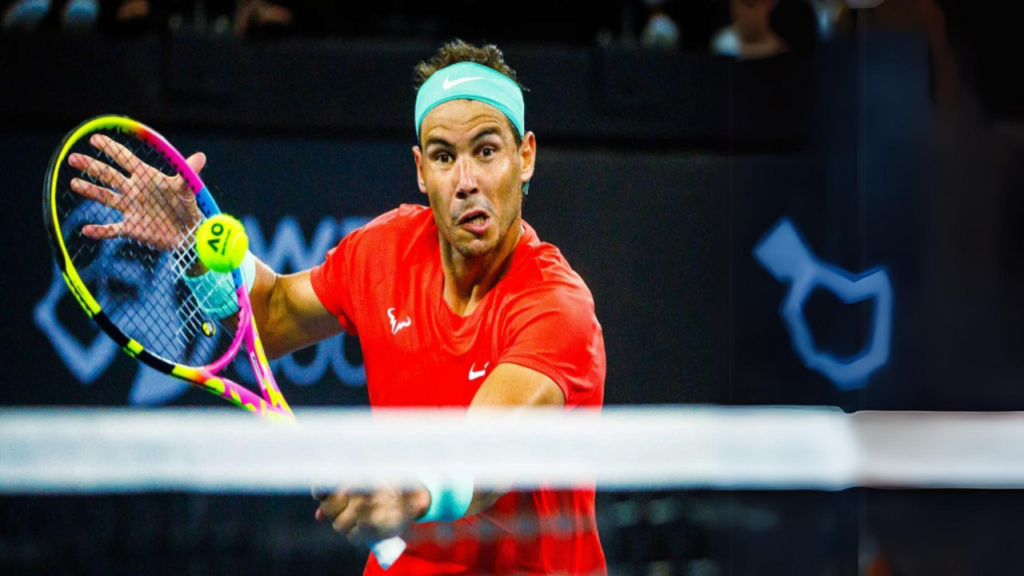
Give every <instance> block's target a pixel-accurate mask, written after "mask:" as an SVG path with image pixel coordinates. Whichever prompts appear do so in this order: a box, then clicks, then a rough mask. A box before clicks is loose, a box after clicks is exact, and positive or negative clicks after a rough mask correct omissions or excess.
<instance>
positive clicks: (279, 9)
mask: <svg viewBox="0 0 1024 576" xmlns="http://www.w3.org/2000/svg"><path fill="white" fill-rule="evenodd" d="M236 4H237V8H236V9H235V34H236V35H237V36H245V35H247V34H248V33H249V32H250V31H252V30H254V29H263V30H264V31H265V30H267V29H270V28H275V29H282V28H286V27H288V26H289V25H291V23H292V19H293V15H292V11H291V10H290V9H288V8H287V7H285V6H281V5H279V4H272V3H270V2H268V1H267V0H238V1H237V3H236Z"/></svg>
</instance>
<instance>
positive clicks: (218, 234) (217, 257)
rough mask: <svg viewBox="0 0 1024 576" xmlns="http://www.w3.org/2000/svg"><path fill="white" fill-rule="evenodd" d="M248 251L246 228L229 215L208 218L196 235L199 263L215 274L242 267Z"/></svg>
mask: <svg viewBox="0 0 1024 576" xmlns="http://www.w3.org/2000/svg"><path fill="white" fill-rule="evenodd" d="M248 249H249V236H248V235H246V233H245V227H244V226H242V223H241V222H239V221H238V220H236V219H234V218H232V217H231V216H228V215H227V214H217V215H216V216H211V217H210V218H207V219H206V221H205V222H203V223H202V224H201V225H200V226H199V231H198V232H197V233H196V252H197V253H198V254H199V261H200V262H202V263H203V264H204V265H205V266H206V267H207V268H209V269H210V270H213V271H214V272H231V271H232V270H234V269H235V268H238V267H239V266H241V265H242V259H243V258H245V251H246V250H248Z"/></svg>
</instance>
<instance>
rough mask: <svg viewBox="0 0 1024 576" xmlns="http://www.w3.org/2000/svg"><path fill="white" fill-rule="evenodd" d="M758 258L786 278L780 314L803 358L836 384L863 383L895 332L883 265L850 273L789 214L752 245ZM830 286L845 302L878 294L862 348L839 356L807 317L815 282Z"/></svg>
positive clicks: (852, 385)
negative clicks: (820, 251) (818, 341)
mask: <svg viewBox="0 0 1024 576" xmlns="http://www.w3.org/2000/svg"><path fill="white" fill-rule="evenodd" d="M753 252H754V258H755V259H756V260H757V261H758V262H759V263H760V264H761V265H762V266H764V267H765V269H767V270H768V272H770V273H771V275H772V276H774V277H775V279H776V280H778V281H779V282H783V283H789V284H790V288H789V292H788V293H787V294H786V297H785V299H783V301H782V306H781V307H780V308H779V314H780V315H781V316H782V321H783V323H785V325H786V328H787V329H788V330H789V335H790V337H791V338H792V340H793V347H794V348H796V352H797V354H798V355H799V356H800V359H801V360H803V362H804V364H805V365H806V366H807V367H808V368H810V369H812V370H817V371H818V372H821V373H822V374H824V375H825V376H826V377H827V378H828V379H829V380H831V381H832V383H833V384H835V385H836V387H837V388H839V389H841V390H852V389H854V388H863V387H864V385H865V384H867V380H868V377H869V376H871V374H872V373H873V372H874V371H875V370H878V369H879V368H881V367H882V366H884V365H885V363H886V362H887V361H888V360H889V344H890V340H891V336H892V285H891V284H890V282H889V275H888V274H886V273H885V270H884V269H882V268H874V269H872V270H868V271H867V272H864V273H862V274H852V273H850V272H847V271H846V270H843V269H842V268H839V267H837V266H833V265H832V264H829V263H827V262H823V261H822V260H820V259H819V258H818V257H817V256H816V255H815V254H814V252H812V251H811V249H810V248H808V247H807V243H806V242H805V241H804V239H803V238H802V237H801V236H800V232H799V231H798V230H797V229H796V227H795V226H794V225H793V223H792V222H791V221H790V220H789V219H788V218H783V219H782V220H779V222H778V223H777V224H775V226H773V227H772V228H771V229H770V230H769V231H768V232H767V233H766V234H765V235H764V236H763V237H762V238H761V240H760V241H759V242H758V243H757V245H756V246H754V250H753ZM817 287H821V288H824V289H826V290H828V291H829V292H832V293H833V294H835V295H836V297H838V298H839V300H841V301H842V302H843V303H845V304H853V303H856V302H862V301H864V300H869V299H872V298H873V299H875V306H874V314H873V317H872V319H871V333H870V335H869V338H868V342H867V344H866V345H865V347H864V350H862V351H861V352H860V353H859V354H857V355H856V356H854V357H852V358H849V359H839V358H836V357H835V356H833V355H831V354H829V353H827V352H823V351H820V350H818V349H817V348H816V347H815V345H814V337H813V336H812V335H811V330H810V328H809V327H808V325H807V320H806V319H805V318H804V311H803V306H804V302H806V301H807V298H808V297H809V296H810V295H811V292H813V291H814V289H815V288H817Z"/></svg>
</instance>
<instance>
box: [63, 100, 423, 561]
mask: <svg viewBox="0 0 1024 576" xmlns="http://www.w3.org/2000/svg"><path fill="white" fill-rule="evenodd" d="M216 214H220V208H219V207H218V206H217V203H216V201H214V199H213V196H211V195H210V191H209V190H208V189H207V187H206V185H205V184H203V181H202V180H201V179H200V178H199V175H198V174H196V171H195V170H194V169H193V168H192V167H191V166H190V165H189V164H188V162H186V160H185V158H184V157H183V156H182V155H181V153H180V152H178V151H177V150H176V149H175V148H174V147H173V146H171V144H170V143H168V142H167V140H166V139H164V138H163V136H161V135H160V134H158V133H157V132H156V131H155V130H153V129H151V128H149V127H147V126H145V125H143V124H141V123H139V122H136V121H135V120H132V119H130V118H126V117H123V116H100V117H97V118H93V119H91V120H88V121H86V122H84V123H82V124H81V125H80V126H78V127H77V128H75V129H74V130H73V131H71V133H69V134H68V135H67V136H65V138H64V140H63V142H61V144H60V146H59V147H58V148H57V150H56V151H55V152H54V155H53V158H52V159H51V160H50V166H49V169H48V171H47V175H46V181H45V184H44V191H43V219H44V222H45V224H46V228H47V231H48V232H49V237H50V245H51V248H52V250H53V256H54V259H55V260H56V263H57V267H58V268H59V269H60V271H61V273H62V275H63V276H64V280H65V281H66V282H67V285H68V288H69V289H70V291H71V293H72V294H73V295H74V297H75V299H76V300H77V301H78V303H79V304H80V305H81V307H82V309H83V310H85V313H86V314H87V315H88V316H89V317H90V318H92V320H93V321H94V322H95V323H96V324H97V325H98V326H99V327H100V329H102V330H103V331H104V332H105V333H106V334H107V335H108V336H109V337H110V338H112V339H113V340H114V341H115V342H116V343H117V344H118V345H119V346H121V348H122V349H123V350H124V351H125V353H127V354H128V355H129V356H131V357H133V358H135V359H136V360H138V361H140V362H142V363H143V364H145V365H147V366H149V367H151V368H154V369H156V370H158V371H160V372H163V373H165V374H170V375H171V376H175V377H177V378H180V379H182V380H184V381H186V382H189V383H191V384H194V385H196V386H198V387H200V388H203V389H205V390H207V391H209V392H212V393H213V394H216V395H218V396H220V397H222V398H224V399H226V400H227V401H229V402H231V403H233V404H235V405H237V406H240V407H242V408H244V409H246V410H249V411H251V412H253V413H255V414H256V415H258V416H261V417H264V418H268V419H273V420H280V421H288V422H292V421H294V416H293V414H292V411H291V408H289V406H288V403H287V402H286V401H285V399H284V396H283V395H282V394H281V391H280V389H279V388H278V386H277V383H276V382H275V381H274V375H273V373H272V372H271V370H270V365H269V363H268V361H267V357H266V354H265V353H264V351H263V345H262V344H261V343H260V336H259V332H258V331H257V330H256V320H255V318H254V317H253V313H252V304H251V303H250V301H249V291H248V289H247V287H246V284H245V280H244V279H243V278H242V273H241V271H240V270H237V269H236V270H234V271H233V272H231V274H223V275H220V276H219V277H218V280H217V282H222V283H226V284H227V286H226V288H228V289H229V290H230V291H231V292H232V293H233V294H234V295H235V296H236V297H237V307H238V314H237V315H232V316H228V317H227V318H224V319H219V318H216V317H214V316H213V315H211V314H210V313H209V312H207V311H206V309H208V308H209V306H205V307H204V298H208V297H209V294H210V291H209V290H207V291H206V292H204V293H198V294H197V293H195V292H194V291H193V288H192V287H191V285H190V284H189V282H187V281H186V280H185V278H186V276H189V277H193V276H198V275H200V274H201V273H202V272H204V271H205V268H204V267H202V265H201V264H199V261H198V256H197V254H196V250H195V234H196V231H197V230H198V228H199V225H200V224H201V223H202V222H203V219H205V218H209V217H211V216H214V215H216ZM222 288H224V287H222ZM200 292H202V291H200ZM243 345H244V346H245V351H246V356H247V357H248V359H249V363H250V364H251V365H252V370H253V373H254V375H255V377H256V382H257V384H258V385H259V389H260V394H256V393H255V392H253V391H252V390H250V389H248V388H246V387H244V386H242V385H240V384H238V383H237V382H234V381H232V380H231V379H229V378H227V377H225V376H223V375H222V374H221V372H222V371H223V370H224V368H225V367H227V366H228V364H230V363H231V362H232V360H234V359H235V357H236V355H237V354H238V353H239V351H240V350H241V349H242V346H243ZM370 548H371V550H372V551H373V553H374V555H375V556H376V557H377V561H378V563H379V564H380V565H381V567H383V568H385V569H386V568H388V567H390V566H391V564H392V563H394V561H395V560H397V559H398V557H399V556H400V555H401V553H402V552H403V551H404V549H405V543H404V542H403V541H402V540H401V538H398V537H394V538H390V539H388V540H383V541H381V542H377V543H374V544H372V545H371V546H370Z"/></svg>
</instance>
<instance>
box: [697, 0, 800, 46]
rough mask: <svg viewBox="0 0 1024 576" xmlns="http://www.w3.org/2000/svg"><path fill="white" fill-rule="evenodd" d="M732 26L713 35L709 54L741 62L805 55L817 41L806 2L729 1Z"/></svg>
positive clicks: (794, 0)
mask: <svg viewBox="0 0 1024 576" xmlns="http://www.w3.org/2000/svg"><path fill="white" fill-rule="evenodd" d="M730 9H731V13H732V25H730V26H727V27H726V28H723V29H722V30H720V31H719V32H718V33H717V34H715V36H714V38H712V40H711V51H712V52H714V53H715V54H720V55H723V56H732V57H734V58H741V59H758V58H768V57H771V56H775V55H777V54H782V53H784V52H789V51H791V50H793V51H796V52H807V51H809V50H811V49H812V48H813V47H814V45H815V43H816V41H817V40H816V38H817V33H816V26H815V20H816V16H815V14H814V10H813V9H811V7H810V5H809V4H808V3H807V2H806V0H731V2H730Z"/></svg>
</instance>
